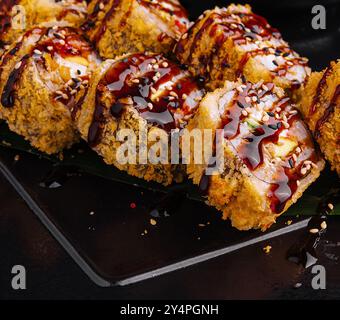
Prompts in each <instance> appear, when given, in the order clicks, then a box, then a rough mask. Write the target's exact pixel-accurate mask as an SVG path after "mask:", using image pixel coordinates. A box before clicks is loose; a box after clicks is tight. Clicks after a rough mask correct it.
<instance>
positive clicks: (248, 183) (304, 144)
mask: <svg viewBox="0 0 340 320" xmlns="http://www.w3.org/2000/svg"><path fill="white" fill-rule="evenodd" d="M188 128H189V130H194V129H199V130H203V129H211V130H213V132H215V133H216V134H217V137H220V138H221V139H220V141H222V143H220V144H219V145H220V148H221V149H220V150H221V152H217V151H216V156H217V158H219V159H222V161H221V162H222V166H221V168H219V169H218V168H216V169H215V168H214V166H215V164H214V163H213V162H212V163H206V165H194V164H191V165H189V166H188V174H189V176H190V177H191V178H192V179H193V181H194V183H195V184H197V185H199V186H200V189H201V191H202V192H203V194H204V195H206V197H207V201H208V203H209V204H210V205H211V206H214V207H216V208H217V209H219V210H221V211H222V212H223V218H224V219H230V220H231V222H232V224H233V226H234V227H236V228H238V229H240V230H248V229H252V228H255V229H261V230H263V231H264V230H266V229H267V228H269V227H270V226H271V225H272V224H273V223H274V222H275V220H276V218H277V217H278V216H280V215H281V214H282V213H283V212H285V211H286V210H287V209H288V208H289V207H290V205H292V204H293V203H295V202H296V201H297V200H298V199H299V198H300V197H301V195H302V193H303V192H304V191H305V190H306V189H307V187H308V186H309V185H310V184H311V183H312V182H314V181H315V180H316V179H317V178H318V177H319V175H320V171H321V170H322V169H323V168H324V161H323V160H322V157H320V155H319V154H318V152H317V151H316V149H315V148H314V143H313V139H312V136H311V134H310V133H309V131H308V129H307V128H306V126H305V124H304V122H303V121H302V120H301V118H300V115H299V113H298V111H297V110H296V109H295V107H294V105H293V104H292V103H291V102H290V99H289V98H287V96H286V95H285V94H284V91H283V90H282V89H281V88H278V87H276V86H275V85H274V84H273V83H264V82H258V83H256V84H252V83H250V82H244V83H241V82H228V81H227V82H226V84H225V86H224V87H223V88H221V89H217V90H216V91H215V92H213V93H209V94H207V96H206V97H205V98H204V99H203V100H202V102H201V104H200V107H199V110H198V112H197V114H196V116H195V117H194V119H193V120H192V121H191V123H190V124H189V126H188ZM216 141H218V140H216ZM216 148H217V144H216ZM218 155H220V156H218ZM209 167H211V168H212V170H213V171H214V172H213V173H214V174H212V175H211V174H210V173H209V174H207V172H208V168H209Z"/></svg>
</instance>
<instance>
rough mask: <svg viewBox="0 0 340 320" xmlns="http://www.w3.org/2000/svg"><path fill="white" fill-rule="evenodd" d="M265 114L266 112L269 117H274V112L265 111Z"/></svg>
mask: <svg viewBox="0 0 340 320" xmlns="http://www.w3.org/2000/svg"><path fill="white" fill-rule="evenodd" d="M267 114H268V116H270V117H275V114H274V112H267Z"/></svg>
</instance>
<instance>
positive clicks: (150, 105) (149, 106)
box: [148, 102, 153, 110]
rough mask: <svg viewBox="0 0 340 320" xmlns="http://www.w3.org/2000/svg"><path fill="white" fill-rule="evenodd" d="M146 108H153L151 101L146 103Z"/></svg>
mask: <svg viewBox="0 0 340 320" xmlns="http://www.w3.org/2000/svg"><path fill="white" fill-rule="evenodd" d="M148 108H149V109H151V110H152V109H153V104H152V103H151V102H149V103H148Z"/></svg>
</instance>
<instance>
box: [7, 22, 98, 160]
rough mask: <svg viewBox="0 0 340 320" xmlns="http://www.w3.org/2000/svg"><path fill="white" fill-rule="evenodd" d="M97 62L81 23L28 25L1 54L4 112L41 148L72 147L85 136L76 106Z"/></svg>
mask: <svg viewBox="0 0 340 320" xmlns="http://www.w3.org/2000/svg"><path fill="white" fill-rule="evenodd" d="M97 63H98V58H97V55H96V53H95V51H93V49H92V46H91V45H90V44H89V43H88V42H87V41H86V40H85V39H84V38H83V37H82V36H81V35H79V32H78V31H77V30H76V29H72V28H68V27H53V28H34V29H32V30H30V31H28V32H27V33H25V35H24V36H23V37H22V39H20V41H18V42H17V43H15V44H13V45H12V46H11V47H10V48H9V49H8V50H7V51H6V52H5V53H4V55H3V56H2V59H1V60H0V97H1V101H0V118H2V119H4V120H6V122H7V123H8V125H9V128H10V129H11V130H12V131H14V132H16V133H18V134H20V135H22V136H24V138H25V139H26V140H28V141H29V142H30V143H31V144H32V146H34V147H35V148H37V149H39V150H40V151H43V152H46V153H48V154H53V153H58V152H60V151H62V150H63V149H64V148H68V147H70V146H71V145H72V144H73V143H74V142H76V141H78V139H79V134H78V133H77V129H76V127H75V126H74V124H73V122H72V118H71V111H72V109H73V107H74V105H75V104H76V103H77V102H78V101H79V100H81V99H82V96H83V95H84V94H85V90H86V86H87V85H88V82H89V80H90V77H91V73H92V71H93V69H94V68H95V67H96V65H97Z"/></svg>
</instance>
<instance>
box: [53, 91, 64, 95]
mask: <svg viewBox="0 0 340 320" xmlns="http://www.w3.org/2000/svg"><path fill="white" fill-rule="evenodd" d="M55 93H56V94H59V95H63V94H64V92H62V91H60V90H57V91H56V92H55Z"/></svg>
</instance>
